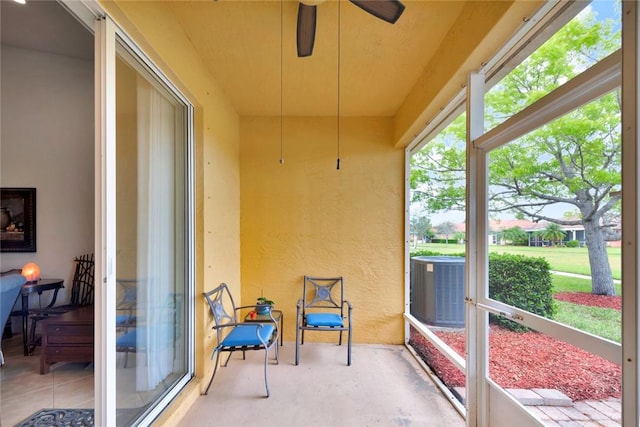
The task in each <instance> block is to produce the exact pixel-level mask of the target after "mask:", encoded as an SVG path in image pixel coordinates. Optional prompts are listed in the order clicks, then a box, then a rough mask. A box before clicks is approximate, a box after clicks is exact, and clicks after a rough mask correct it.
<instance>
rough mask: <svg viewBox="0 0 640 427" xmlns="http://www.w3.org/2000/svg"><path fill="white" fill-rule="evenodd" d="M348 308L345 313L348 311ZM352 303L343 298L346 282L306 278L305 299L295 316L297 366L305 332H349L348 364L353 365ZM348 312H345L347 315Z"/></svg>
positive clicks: (323, 278) (339, 342) (340, 341)
mask: <svg viewBox="0 0 640 427" xmlns="http://www.w3.org/2000/svg"><path fill="white" fill-rule="evenodd" d="M345 308H346V310H345ZM352 309H353V307H352V306H351V303H350V302H349V301H347V300H346V299H345V298H344V279H343V278H342V276H340V277H309V276H304V283H303V288H302V298H301V299H299V300H298V305H297V315H296V365H297V364H298V362H299V359H300V345H301V344H304V332H305V331H316V332H340V337H339V339H338V345H342V332H344V331H346V332H347V365H348V366H351V311H352ZM345 311H346V313H345Z"/></svg>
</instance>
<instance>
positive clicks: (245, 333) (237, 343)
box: [222, 323, 275, 347]
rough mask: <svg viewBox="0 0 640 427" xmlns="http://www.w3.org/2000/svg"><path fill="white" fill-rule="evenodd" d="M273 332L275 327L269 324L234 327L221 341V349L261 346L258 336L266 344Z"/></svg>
mask: <svg viewBox="0 0 640 427" xmlns="http://www.w3.org/2000/svg"><path fill="white" fill-rule="evenodd" d="M260 326H262V327H260ZM274 330H275V326H274V325H273V324H271V323H255V324H245V325H242V326H236V327H234V328H233V330H232V331H231V332H229V335H227V336H226V338H225V339H224V340H222V347H248V346H254V345H262V342H260V339H259V338H258V334H260V336H261V337H262V339H263V340H264V342H266V343H268V342H269V338H271V335H273V331H274Z"/></svg>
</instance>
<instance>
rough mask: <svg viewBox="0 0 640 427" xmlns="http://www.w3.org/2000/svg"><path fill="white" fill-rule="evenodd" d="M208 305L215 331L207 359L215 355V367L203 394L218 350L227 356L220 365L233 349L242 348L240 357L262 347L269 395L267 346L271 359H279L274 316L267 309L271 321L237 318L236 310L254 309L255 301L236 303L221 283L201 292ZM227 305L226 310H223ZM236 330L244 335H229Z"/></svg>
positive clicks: (277, 361) (216, 363) (276, 327)
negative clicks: (212, 344) (246, 303)
mask: <svg viewBox="0 0 640 427" xmlns="http://www.w3.org/2000/svg"><path fill="white" fill-rule="evenodd" d="M203 295H204V297H205V299H206V300H207V303H208V304H209V309H210V310H211V314H212V316H213V320H214V325H213V327H212V329H213V330H215V331H216V338H217V344H216V346H215V347H214V348H213V352H212V353H211V359H213V357H214V356H215V357H216V362H215V367H214V369H213V374H212V375H211V380H210V381H209V385H207V389H206V390H205V392H204V394H205V395H206V394H207V393H209V388H210V387H211V384H212V383H213V379H214V378H215V376H216V373H217V372H218V367H219V365H220V354H221V353H223V352H228V353H229V356H228V357H227V360H226V361H225V363H224V365H223V366H225V367H226V366H227V364H228V363H229V359H230V358H231V355H232V353H233V352H234V351H242V358H243V360H244V359H245V356H246V354H245V353H246V352H247V351H250V350H264V385H265V389H266V391H267V396H266V397H269V383H268V379H267V365H268V359H269V350H270V349H271V348H272V347H275V361H276V364H278V363H279V358H278V333H279V331H278V322H276V320H275V319H274V317H273V315H272V314H271V312H269V317H270V318H271V321H269V322H267V323H257V322H239V321H238V319H239V318H241V317H239V312H240V311H241V310H247V309H253V310H255V309H256V306H255V305H245V306H240V307H236V305H235V303H234V301H233V296H232V295H231V292H230V291H229V287H228V286H227V285H226V284H225V283H221V284H220V285H219V286H218V287H216V288H215V289H213V290H211V291H209V292H204V293H203ZM227 308H228V309H229V311H227ZM237 334H240V335H242V336H244V337H245V338H246V339H239V340H236V339H232V338H234V337H235V336H237Z"/></svg>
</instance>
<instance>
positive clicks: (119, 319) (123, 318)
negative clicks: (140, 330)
mask: <svg viewBox="0 0 640 427" xmlns="http://www.w3.org/2000/svg"><path fill="white" fill-rule="evenodd" d="M135 321H136V316H131V315H129V314H118V315H116V326H122V325H130V324H132V323H134V322H135Z"/></svg>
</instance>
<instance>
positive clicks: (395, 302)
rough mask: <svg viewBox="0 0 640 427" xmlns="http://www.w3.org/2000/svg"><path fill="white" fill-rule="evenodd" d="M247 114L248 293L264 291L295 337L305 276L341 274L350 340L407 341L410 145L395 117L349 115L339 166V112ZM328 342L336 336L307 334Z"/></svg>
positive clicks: (244, 211)
mask: <svg viewBox="0 0 640 427" xmlns="http://www.w3.org/2000/svg"><path fill="white" fill-rule="evenodd" d="M283 128H284V135H285V137H284V139H283V148H284V150H283V151H284V159H285V163H284V164H280V163H279V158H280V136H279V135H280V120H279V119H278V118H243V119H242V120H241V128H240V129H241V132H240V134H241V168H240V170H241V189H242V191H241V202H242V203H241V230H242V235H241V237H242V239H241V241H242V299H243V301H244V302H246V303H252V302H253V301H255V298H256V297H258V296H259V295H260V293H261V291H262V290H263V289H264V293H265V296H267V297H269V298H270V299H272V300H274V301H275V302H276V306H277V308H279V309H281V310H282V311H283V312H284V319H285V326H284V330H285V335H284V339H285V340H289V341H293V340H294V339H295V335H294V332H295V314H296V301H297V299H298V298H300V297H301V296H302V278H303V276H304V275H305V274H307V275H318V276H321V275H325V276H334V275H342V276H344V278H345V287H346V294H347V297H348V299H349V300H350V301H351V303H352V304H353V305H354V315H353V316H354V319H353V324H354V341H355V342H360V343H396V344H399V343H402V342H403V329H402V328H403V325H402V312H403V309H404V305H403V295H404V282H403V280H404V276H403V266H404V258H403V256H404V252H403V248H404V246H403V241H404V239H403V225H404V216H403V215H404V209H403V206H404V198H403V197H404V188H403V184H404V179H403V177H404V175H403V174H404V150H401V149H395V148H394V147H393V142H392V132H393V129H392V121H391V119H389V118H344V119H341V123H340V129H341V132H340V158H341V167H340V170H336V156H337V136H336V135H337V133H336V119H335V118H289V117H287V118H286V119H285V121H284V122H283ZM305 339H306V340H310V341H313V340H324V341H326V340H331V341H334V340H335V339H336V336H332V334H307V335H305Z"/></svg>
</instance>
